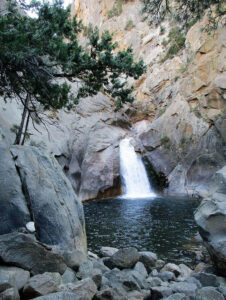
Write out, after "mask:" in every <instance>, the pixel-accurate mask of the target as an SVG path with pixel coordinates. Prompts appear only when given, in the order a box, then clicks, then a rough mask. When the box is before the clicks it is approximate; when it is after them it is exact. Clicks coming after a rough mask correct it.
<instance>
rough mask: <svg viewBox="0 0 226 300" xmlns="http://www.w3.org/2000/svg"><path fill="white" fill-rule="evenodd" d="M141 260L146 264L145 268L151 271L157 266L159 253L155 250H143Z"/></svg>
mask: <svg viewBox="0 0 226 300" xmlns="http://www.w3.org/2000/svg"><path fill="white" fill-rule="evenodd" d="M139 261H140V262H142V263H143V264H144V266H145V268H146V269H147V271H148V273H149V272H151V270H152V269H153V268H154V267H155V266H156V262H157V255H156V254H155V253H153V252H149V251H143V252H140V258H139Z"/></svg>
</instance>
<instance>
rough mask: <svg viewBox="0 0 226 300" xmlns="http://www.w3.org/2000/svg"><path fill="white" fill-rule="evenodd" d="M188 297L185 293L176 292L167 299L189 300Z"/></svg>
mask: <svg viewBox="0 0 226 300" xmlns="http://www.w3.org/2000/svg"><path fill="white" fill-rule="evenodd" d="M187 299H188V298H187V297H186V295H185V294H180V293H176V294H173V295H171V296H169V297H167V298H166V299H165V300H187Z"/></svg>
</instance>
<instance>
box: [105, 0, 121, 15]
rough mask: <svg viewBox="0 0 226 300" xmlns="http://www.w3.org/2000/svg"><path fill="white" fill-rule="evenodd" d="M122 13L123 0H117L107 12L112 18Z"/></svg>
mask: <svg viewBox="0 0 226 300" xmlns="http://www.w3.org/2000/svg"><path fill="white" fill-rule="evenodd" d="M121 13H122V0H116V2H115V4H114V5H113V7H112V9H110V10H109V11H108V13H107V16H108V19H111V18H113V17H116V16H120V15H121Z"/></svg>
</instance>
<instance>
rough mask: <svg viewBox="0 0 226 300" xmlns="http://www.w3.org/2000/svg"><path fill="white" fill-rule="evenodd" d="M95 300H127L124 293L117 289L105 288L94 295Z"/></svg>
mask: <svg viewBox="0 0 226 300" xmlns="http://www.w3.org/2000/svg"><path fill="white" fill-rule="evenodd" d="M94 299H95V300H107V299H108V300H127V299H128V297H127V295H126V292H125V291H123V290H122V289H119V288H117V287H114V288H105V289H103V290H101V291H99V292H97V293H96V295H95V297H94Z"/></svg>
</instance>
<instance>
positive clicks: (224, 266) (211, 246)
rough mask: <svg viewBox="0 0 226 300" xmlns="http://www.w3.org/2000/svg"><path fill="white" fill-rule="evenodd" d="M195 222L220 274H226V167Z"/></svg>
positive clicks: (197, 213) (199, 210) (215, 178)
mask: <svg viewBox="0 0 226 300" xmlns="http://www.w3.org/2000/svg"><path fill="white" fill-rule="evenodd" d="M195 220H196V222H197V224H198V226H199V231H200V234H201V236H202V238H203V241H204V244H205V246H206V248H207V250H208V251H209V254H210V256H211V258H212V260H213V262H214V264H215V266H216V268H217V270H218V272H219V274H221V275H223V276H225V274H226V227H225V224H226V166H225V167H224V168H223V169H221V170H219V171H218V172H217V173H216V175H215V177H214V178H213V182H212V191H211V194H210V195H209V196H208V197H207V198H206V199H204V200H203V202H202V203H201V205H200V206H199V208H198V209H197V211H196V213H195Z"/></svg>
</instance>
